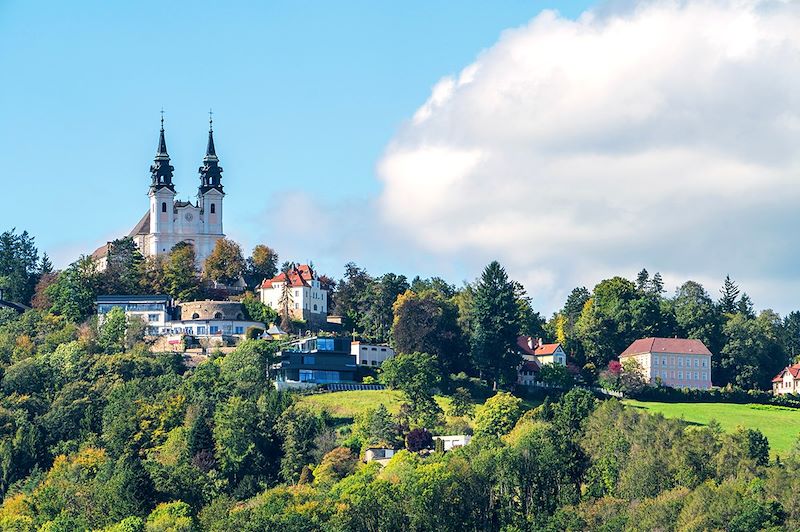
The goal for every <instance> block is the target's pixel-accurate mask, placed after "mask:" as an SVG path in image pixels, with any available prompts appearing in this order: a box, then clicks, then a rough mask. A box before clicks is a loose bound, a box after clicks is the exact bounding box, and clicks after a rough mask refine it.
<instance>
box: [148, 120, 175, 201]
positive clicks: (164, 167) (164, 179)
mask: <svg viewBox="0 0 800 532" xmlns="http://www.w3.org/2000/svg"><path fill="white" fill-rule="evenodd" d="M174 170H175V168H174V167H173V166H172V165H170V164H169V153H167V141H166V140H165V138H164V111H163V110H162V111H161V131H160V132H159V135H158V149H157V150H156V157H155V159H154V160H153V164H152V165H151V166H150V178H151V183H150V190H151V191H157V190H161V189H162V188H167V189H169V190H171V191H172V192H175V187H174V185H173V184H172V172H173V171H174Z"/></svg>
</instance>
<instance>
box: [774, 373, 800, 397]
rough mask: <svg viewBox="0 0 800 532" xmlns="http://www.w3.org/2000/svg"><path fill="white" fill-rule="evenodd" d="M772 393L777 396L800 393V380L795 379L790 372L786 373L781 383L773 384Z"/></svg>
mask: <svg viewBox="0 0 800 532" xmlns="http://www.w3.org/2000/svg"><path fill="white" fill-rule="evenodd" d="M772 392H773V393H774V394H775V395H785V394H790V393H792V394H794V393H800V379H795V378H794V377H792V374H791V373H790V372H789V371H785V372H784V373H783V379H781V381H780V382H773V383H772Z"/></svg>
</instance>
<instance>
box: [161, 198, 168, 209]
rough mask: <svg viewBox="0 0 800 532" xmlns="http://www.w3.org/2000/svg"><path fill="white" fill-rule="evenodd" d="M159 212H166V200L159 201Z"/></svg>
mask: <svg viewBox="0 0 800 532" xmlns="http://www.w3.org/2000/svg"><path fill="white" fill-rule="evenodd" d="M161 212H167V202H166V201H162V202H161Z"/></svg>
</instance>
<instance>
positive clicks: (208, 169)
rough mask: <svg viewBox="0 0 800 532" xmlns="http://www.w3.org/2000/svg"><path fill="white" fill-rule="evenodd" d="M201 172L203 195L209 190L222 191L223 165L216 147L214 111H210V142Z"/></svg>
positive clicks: (201, 192) (201, 190)
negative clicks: (220, 163) (220, 162)
mask: <svg viewBox="0 0 800 532" xmlns="http://www.w3.org/2000/svg"><path fill="white" fill-rule="evenodd" d="M198 172H199V173H200V191H199V194H200V195H201V196H202V195H203V194H205V193H207V192H208V191H209V190H212V189H214V190H218V191H219V192H222V167H221V166H220V165H219V158H218V157H217V151H216V148H215V147H214V120H213V113H212V112H211V111H209V112H208V144H207V145H206V155H205V157H203V166H201V167H200V169H199V170H198Z"/></svg>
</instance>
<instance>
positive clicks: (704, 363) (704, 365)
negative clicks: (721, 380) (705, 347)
mask: <svg viewBox="0 0 800 532" xmlns="http://www.w3.org/2000/svg"><path fill="white" fill-rule="evenodd" d="M703 367H706V359H705V358H704V359H703Z"/></svg>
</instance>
